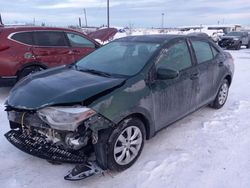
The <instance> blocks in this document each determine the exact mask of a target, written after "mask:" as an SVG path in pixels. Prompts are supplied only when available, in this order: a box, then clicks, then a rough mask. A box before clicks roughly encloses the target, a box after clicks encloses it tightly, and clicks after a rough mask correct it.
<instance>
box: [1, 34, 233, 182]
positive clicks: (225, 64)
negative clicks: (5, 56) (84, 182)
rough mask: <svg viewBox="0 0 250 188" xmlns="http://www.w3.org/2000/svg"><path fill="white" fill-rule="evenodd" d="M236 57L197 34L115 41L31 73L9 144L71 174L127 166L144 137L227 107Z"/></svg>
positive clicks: (13, 100) (13, 114)
mask: <svg viewBox="0 0 250 188" xmlns="http://www.w3.org/2000/svg"><path fill="white" fill-rule="evenodd" d="M233 73H234V64H233V59H232V56H231V55H230V54H229V53H227V52H224V51H223V50H222V49H221V48H219V47H218V46H217V45H216V44H214V43H213V42H212V41H210V39H207V38H203V37H198V36H179V35H148V36H147V35H145V36H130V37H125V38H121V39H117V40H115V41H113V42H111V43H109V44H107V45H105V46H103V47H101V48H100V49H98V50H96V51H94V52H93V53H91V54H89V55H88V56H86V57H85V58H83V59H81V60H80V61H78V62H77V63H75V64H73V65H65V66H61V67H58V68H52V69H49V70H45V71H43V72H39V73H35V74H32V75H29V76H28V77H27V78H25V79H23V80H21V81H20V82H18V83H17V84H16V86H15V87H14V88H13V89H12V90H11V92H10V95H9V97H8V99H7V101H6V111H7V113H8V119H9V122H10V128H11V130H10V131H9V132H7V133H6V134H5V136H6V138H7V139H8V141H9V142H11V143H12V144H13V145H14V146H16V147H17V148H19V149H20V150H22V151H24V152H26V153H29V154H31V155H34V156H37V157H40V158H43V159H46V160H48V161H50V162H56V163H58V162H59V163H75V164H77V165H76V167H75V168H73V170H72V171H71V172H70V173H69V174H68V175H66V176H65V179H66V180H79V179H84V178H86V177H89V176H92V175H94V174H98V173H101V172H104V171H105V170H114V171H122V170H125V169H127V168H129V167H130V166H131V165H133V164H134V163H135V161H136V160H137V159H138V157H139V156H140V154H141V152H142V149H143V146H144V141H145V139H150V138H152V137H153V136H154V135H155V134H156V132H157V131H159V130H161V129H162V128H164V127H166V126H168V125H170V124H171V123H173V122H175V121H177V120H178V119H180V118H183V117H184V116H186V115H188V114H190V113H191V112H193V111H195V110H197V109H199V108H200V107H202V106H205V105H209V106H211V107H213V108H215V109H219V108H221V107H222V106H223V105H224V104H225V102H226V100H227V96H228V92H229V87H230V85H231V82H232V78H233Z"/></svg>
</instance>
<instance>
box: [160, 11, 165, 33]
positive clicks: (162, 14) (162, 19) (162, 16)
mask: <svg viewBox="0 0 250 188" xmlns="http://www.w3.org/2000/svg"><path fill="white" fill-rule="evenodd" d="M164 15H165V14H164V13H161V28H162V29H163V27H164Z"/></svg>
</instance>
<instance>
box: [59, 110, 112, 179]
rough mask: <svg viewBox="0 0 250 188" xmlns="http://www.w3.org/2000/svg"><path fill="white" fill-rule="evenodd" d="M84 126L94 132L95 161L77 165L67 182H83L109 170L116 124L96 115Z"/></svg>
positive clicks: (68, 176) (66, 177) (67, 177)
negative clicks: (108, 162)
mask: <svg viewBox="0 0 250 188" xmlns="http://www.w3.org/2000/svg"><path fill="white" fill-rule="evenodd" d="M84 125H85V127H87V128H89V129H91V131H92V144H93V146H94V153H95V161H86V163H83V164H79V165H76V166H75V167H74V168H73V169H72V170H71V171H70V172H69V174H67V175H66V176H65V177H64V179H65V180H70V181H76V180H81V179H85V178H87V177H90V176H93V175H96V174H101V173H104V172H105V171H106V170H108V165H107V155H108V140H109V136H110V134H111V133H112V130H113V128H114V127H115V126H116V124H115V123H113V122H112V121H110V120H108V119H106V118H105V117H103V116H101V115H95V116H93V117H91V118H89V119H88V120H87V121H86V122H85V123H84Z"/></svg>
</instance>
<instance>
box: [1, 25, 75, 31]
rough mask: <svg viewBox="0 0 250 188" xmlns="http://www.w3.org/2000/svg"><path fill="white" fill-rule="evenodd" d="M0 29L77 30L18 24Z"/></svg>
mask: <svg viewBox="0 0 250 188" xmlns="http://www.w3.org/2000/svg"><path fill="white" fill-rule="evenodd" d="M2 29H7V30H16V31H34V30H58V31H62V30H64V31H74V32H79V31H77V30H74V29H69V28H63V27H46V26H18V25H12V26H4V27H2Z"/></svg>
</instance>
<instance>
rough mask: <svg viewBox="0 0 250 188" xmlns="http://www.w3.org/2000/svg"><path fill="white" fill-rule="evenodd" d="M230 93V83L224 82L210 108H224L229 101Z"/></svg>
mask: <svg viewBox="0 0 250 188" xmlns="http://www.w3.org/2000/svg"><path fill="white" fill-rule="evenodd" d="M228 91H229V83H228V81H227V80H226V79H225V80H223V82H222V84H221V86H220V89H219V91H218V93H217V95H216V98H215V100H214V101H213V102H212V103H211V104H210V107H212V108H214V109H220V108H221V107H222V106H224V104H225V103H226V101H227V96H228Z"/></svg>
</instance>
